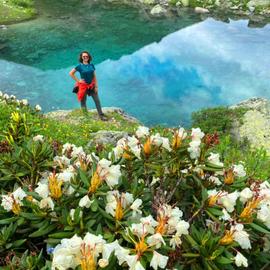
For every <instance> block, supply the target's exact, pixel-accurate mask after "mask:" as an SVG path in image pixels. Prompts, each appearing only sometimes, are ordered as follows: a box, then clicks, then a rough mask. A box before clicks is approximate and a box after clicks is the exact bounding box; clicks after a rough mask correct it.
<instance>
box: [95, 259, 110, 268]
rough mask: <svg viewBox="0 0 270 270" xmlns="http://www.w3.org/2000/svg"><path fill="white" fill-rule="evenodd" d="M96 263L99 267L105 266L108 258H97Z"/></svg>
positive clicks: (107, 263)
mask: <svg viewBox="0 0 270 270" xmlns="http://www.w3.org/2000/svg"><path fill="white" fill-rule="evenodd" d="M98 265H99V267H101V268H105V267H106V266H108V265H109V261H108V260H105V259H99V260H98Z"/></svg>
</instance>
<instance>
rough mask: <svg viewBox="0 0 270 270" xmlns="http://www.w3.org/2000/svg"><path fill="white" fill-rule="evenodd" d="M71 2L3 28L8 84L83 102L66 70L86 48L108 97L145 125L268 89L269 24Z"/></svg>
mask: <svg viewBox="0 0 270 270" xmlns="http://www.w3.org/2000/svg"><path fill="white" fill-rule="evenodd" d="M71 2H72V3H73V5H69V6H68V7H66V6H65V5H63V3H64V1H63V0H61V1H57V2H54V1H52V0H46V1H42V3H40V4H39V6H38V9H39V10H42V12H40V14H39V16H38V18H37V19H35V20H32V21H28V22H23V23H19V24H14V25H11V26H8V28H7V29H0V70H1V72H0V90H2V91H3V92H7V93H9V94H14V95H16V96H17V97H18V98H27V99H28V100H29V101H30V103H31V104H33V105H35V104H40V105H41V106H42V108H43V111H45V112H47V111H51V110H56V109H71V108H79V103H78V102H77V99H76V95H74V94H72V93H71V91H72V87H73V84H74V83H73V80H72V79H71V78H70V77H69V75H68V73H69V71H70V70H71V69H72V68H73V67H74V66H75V65H77V58H78V54H79V52H80V51H82V50H85V49H86V50H89V51H90V52H91V54H92V55H93V58H94V59H93V63H94V64H95V66H96V73H97V78H98V81H99V94H100V98H101V103H102V106H114V107H121V108H123V109H124V110H125V111H126V112H127V113H129V114H131V115H133V116H135V117H137V118H138V119H139V120H141V122H143V123H144V124H145V125H149V126H150V125H154V124H160V125H164V126H178V125H185V126H188V125H189V123H190V117H191V113H192V112H193V111H196V110H198V109H201V108H205V107H213V106H217V105H230V104H235V103H237V102H239V101H242V100H244V99H247V98H250V97H255V96H256V97H265V98H270V25H266V26H264V27H263V28H250V27H248V21H246V20H238V21H233V20H230V22H229V23H225V22H222V21H216V20H214V19H211V18H208V19H206V20H204V21H202V20H201V19H200V17H199V16H198V15H196V14H193V13H186V12H183V14H180V15H179V16H178V17H175V18H167V19H163V20H161V19H151V18H148V17H147V15H146V14H144V13H143V12H142V11H139V10H138V9H136V8H133V7H127V6H124V5H123V6H119V5H115V4H108V3H107V4H105V3H103V4H100V3H99V4H97V3H93V1H84V2H83V3H82V4H80V5H79V4H78V2H77V1H71ZM78 5H79V6H78ZM88 107H89V108H94V104H93V101H92V99H89V100H88Z"/></svg>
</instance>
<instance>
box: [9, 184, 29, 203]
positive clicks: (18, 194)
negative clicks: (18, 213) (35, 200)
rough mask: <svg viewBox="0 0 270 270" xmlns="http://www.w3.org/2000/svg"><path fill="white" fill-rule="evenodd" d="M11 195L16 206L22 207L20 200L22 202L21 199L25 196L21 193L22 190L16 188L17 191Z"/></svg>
mask: <svg viewBox="0 0 270 270" xmlns="http://www.w3.org/2000/svg"><path fill="white" fill-rule="evenodd" d="M12 195H13V198H14V199H15V201H16V202H17V203H18V204H20V205H22V200H23V198H25V197H26V196H27V195H26V193H25V192H24V191H23V189H22V188H17V189H16V190H15V191H14V192H13V193H12Z"/></svg>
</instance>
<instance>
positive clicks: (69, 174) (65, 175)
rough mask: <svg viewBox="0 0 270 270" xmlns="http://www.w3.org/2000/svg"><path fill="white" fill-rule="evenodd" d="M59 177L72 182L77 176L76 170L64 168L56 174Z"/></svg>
mask: <svg viewBox="0 0 270 270" xmlns="http://www.w3.org/2000/svg"><path fill="white" fill-rule="evenodd" d="M56 176H57V179H59V180H62V181H63V182H66V183H70V181H71V179H72V178H73V177H74V176H75V173H74V172H70V171H68V170H64V171H63V172H61V173H58V174H56Z"/></svg>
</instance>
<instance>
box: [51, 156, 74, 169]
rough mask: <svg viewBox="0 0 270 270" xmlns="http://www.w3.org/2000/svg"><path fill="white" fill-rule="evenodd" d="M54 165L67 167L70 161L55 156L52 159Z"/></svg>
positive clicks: (64, 157)
mask: <svg viewBox="0 0 270 270" xmlns="http://www.w3.org/2000/svg"><path fill="white" fill-rule="evenodd" d="M53 161H54V163H56V164H59V166H61V167H63V166H66V167H67V166H69V165H70V159H69V158H67V157H66V156H55V157H54V158H53Z"/></svg>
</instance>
